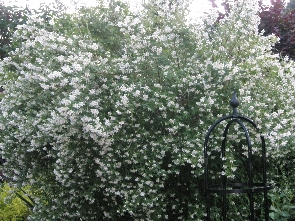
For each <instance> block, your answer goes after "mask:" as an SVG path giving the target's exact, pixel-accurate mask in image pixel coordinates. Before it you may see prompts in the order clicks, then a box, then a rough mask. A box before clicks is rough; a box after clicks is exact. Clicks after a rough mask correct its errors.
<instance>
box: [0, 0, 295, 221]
mask: <svg viewBox="0 0 295 221" xmlns="http://www.w3.org/2000/svg"><path fill="white" fill-rule="evenodd" d="M255 2H256V1H254V0H238V1H234V2H233V3H232V4H231V11H230V13H229V15H228V16H227V17H225V18H224V19H223V20H222V21H221V22H220V23H218V24H216V16H217V14H216V13H214V12H212V13H211V14H208V15H206V16H205V17H204V18H203V20H202V22H199V21H198V22H195V23H194V22H192V21H190V22H187V21H186V19H185V18H184V17H183V15H184V14H185V13H186V11H187V8H185V5H181V4H180V5H177V6H173V7H170V8H169V5H165V1H157V4H154V1H152V0H151V1H150V2H148V3H147V4H145V5H144V7H143V9H142V11H140V13H138V14H136V13H135V14H132V13H131V12H130V11H128V10H127V6H126V5H124V4H123V3H121V2H118V3H117V4H118V5H116V7H115V6H114V7H109V8H104V6H103V5H101V6H100V7H99V6H98V7H96V8H92V9H85V8H84V9H83V10H81V13H80V14H79V16H78V15H75V14H73V15H71V16H68V15H61V16H59V17H58V18H57V17H53V18H51V19H52V21H50V22H47V21H46V20H43V19H42V16H31V17H30V18H29V20H28V22H27V23H26V24H24V25H21V26H18V30H17V31H16V32H15V34H14V39H13V41H14V42H20V47H19V48H17V49H16V50H15V51H13V52H12V53H11V54H10V56H9V57H8V58H7V59H5V60H4V61H3V62H1V68H2V70H3V74H2V75H1V81H2V82H3V84H4V87H5V96H4V97H3V98H2V100H1V103H0V110H1V116H0V129H1V138H0V147H1V153H2V154H3V156H4V157H5V159H6V160H7V162H6V163H5V173H6V175H7V176H8V177H9V178H11V180H13V182H14V183H15V185H16V186H25V185H30V186H31V187H32V189H33V191H32V192H34V191H35V192H36V195H35V196H34V197H35V202H36V205H35V208H34V211H33V213H32V215H31V216H30V219H31V220H59V219H60V220H76V219H77V220H78V219H79V220H123V219H125V220H177V219H179V220H203V219H204V217H203V216H204V213H205V207H204V205H205V204H204V201H203V195H202V192H201V189H202V188H203V173H204V168H203V163H204V160H203V141H204V137H205V133H206V130H207V129H208V127H209V126H210V125H211V124H212V123H213V122H214V121H215V120H216V118H218V117H220V116H223V115H228V114H229V113H230V111H231V110H230V107H229V104H228V100H229V98H230V96H231V93H232V91H233V90H235V91H236V92H237V93H238V97H239V98H240V101H241V104H240V106H239V112H240V113H241V114H243V115H247V116H249V117H251V118H253V119H254V121H256V122H257V123H258V124H259V128H261V130H262V132H263V133H264V134H265V135H266V137H267V141H268V143H267V144H268V145H267V152H268V156H269V158H270V160H274V162H282V160H283V159H284V157H285V156H286V155H291V154H294V148H293V144H294V136H292V134H293V131H294V126H295V125H294V123H293V121H292V118H293V116H294V108H293V106H294V98H293V97H294V95H295V88H294V79H295V78H294V77H295V76H294V75H295V72H294V67H295V66H294V62H293V61H290V60H288V59H287V58H279V57H278V56H277V55H275V54H272V52H271V47H272V46H273V44H274V43H275V42H276V40H277V39H276V38H275V37H274V36H269V37H265V36H262V35H260V34H259V33H258V23H259V17H258V5H257V4H256V3H255ZM113 9H114V10H113ZM87 10H90V11H91V13H89V12H90V11H87ZM92 15H95V16H92ZM237 131H238V130H235V129H234V131H233V132H237ZM234 138H237V139H240V136H237V137H234ZM213 142H214V141H213ZM213 144H214V145H215V144H216V148H215V149H214V150H212V151H218V146H217V145H219V144H218V142H217V141H216V142H214V143H213ZM212 156H213V155H212ZM221 160H224V161H226V160H229V163H228V164H225V165H226V168H225V169H226V170H227V171H229V173H231V177H232V178H233V179H234V177H235V176H234V175H233V174H234V173H235V172H236V171H238V170H237V165H236V161H235V160H234V159H232V156H230V155H229V156H228V158H224V159H221ZM273 173H274V172H273ZM270 179H275V176H273V177H272V176H271V177H270ZM241 219H243V217H242V218H241Z"/></svg>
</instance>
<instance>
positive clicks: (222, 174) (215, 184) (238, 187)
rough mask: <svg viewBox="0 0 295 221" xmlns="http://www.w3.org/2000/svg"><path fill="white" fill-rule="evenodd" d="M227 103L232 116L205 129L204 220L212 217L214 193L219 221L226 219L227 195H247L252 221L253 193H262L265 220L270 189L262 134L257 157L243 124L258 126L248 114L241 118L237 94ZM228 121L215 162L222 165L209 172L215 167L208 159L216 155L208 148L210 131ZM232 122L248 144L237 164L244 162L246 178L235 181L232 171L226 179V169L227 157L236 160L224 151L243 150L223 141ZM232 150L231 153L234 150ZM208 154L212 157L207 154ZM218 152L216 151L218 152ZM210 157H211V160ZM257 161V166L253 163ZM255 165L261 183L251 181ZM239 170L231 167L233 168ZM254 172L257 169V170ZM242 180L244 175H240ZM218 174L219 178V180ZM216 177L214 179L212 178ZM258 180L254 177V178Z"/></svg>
mask: <svg viewBox="0 0 295 221" xmlns="http://www.w3.org/2000/svg"><path fill="white" fill-rule="evenodd" d="M230 105H231V106H232V108H233V113H232V115H228V116H225V117H221V118H220V119H218V120H217V121H216V122H215V123H214V124H213V125H212V126H211V127H210V129H209V130H208V132H207V134H206V138H205V144H204V158H205V159H204V162H205V192H206V207H207V220H208V221H209V220H211V217H210V207H211V205H212V202H211V199H212V195H213V194H217V195H219V194H220V195H222V201H221V202H222V220H227V207H228V205H227V203H226V198H227V195H228V194H242V193H243V194H247V195H248V198H249V210H250V212H249V214H250V215H249V217H245V218H248V219H249V220H251V221H254V217H255V211H254V194H256V193H263V195H264V196H263V197H264V217H265V220H269V211H268V199H267V191H268V190H270V189H271V188H272V186H271V185H270V184H268V183H267V178H266V151H265V140H264V136H262V135H260V140H261V150H260V151H261V152H260V153H261V156H258V157H259V158H260V160H258V158H257V156H256V157H255V156H254V154H255V152H256V155H258V154H259V151H253V148H252V144H251V140H250V133H249V130H248V128H247V127H246V125H245V123H249V124H250V125H252V127H254V129H255V130H258V127H257V125H256V124H255V123H254V122H253V121H252V120H250V119H249V118H247V117H243V116H241V115H239V114H238V112H237V107H238V106H239V101H238V99H237V98H236V94H235V93H234V94H233V97H232V99H231V101H230ZM227 120H229V121H228V122H227V124H226V126H225V129H224V131H223V135H222V137H223V139H222V143H221V155H220V157H221V160H220V161H219V164H218V163H217V166H221V167H220V168H219V169H220V171H218V168H217V171H216V170H215V172H213V171H209V168H211V169H213V168H214V166H212V164H210V163H211V162H209V161H210V160H214V161H215V162H216V161H217V160H218V159H217V158H216V157H217V156H216V154H212V155H214V156H213V157H212V155H211V152H210V151H209V150H211V149H212V147H210V145H209V144H210V142H209V139H210V138H212V136H210V135H212V132H213V130H214V129H215V128H216V127H217V126H218V125H220V124H221V123H222V122H224V121H227ZM234 124H238V125H239V128H238V130H241V131H242V132H243V133H244V136H245V139H246V145H247V150H246V152H247V153H246V154H245V155H246V156H245V155H241V156H243V157H244V160H240V162H243V161H244V162H243V163H240V165H239V166H241V164H243V166H244V167H246V168H245V172H246V173H247V176H246V177H247V178H246V179H244V180H243V181H237V178H238V177H237V175H235V174H233V175H232V176H231V175H229V179H228V173H227V172H226V169H227V168H226V166H225V165H226V161H227V160H229V161H231V163H233V162H235V161H237V159H232V158H230V157H229V158H227V152H229V154H232V155H234V156H237V155H239V153H235V152H236V151H243V150H242V149H239V148H238V147H235V148H234V149H235V150H233V151H232V152H230V151H227V150H226V144H227V138H228V133H229V129H230V127H233V125H234ZM233 152H234V153H233ZM210 155H211V157H210ZM217 155H218V154H217ZM210 158H211V159H210ZM255 164H258V165H255ZM254 165H255V168H260V167H262V171H261V172H262V174H261V178H262V181H260V182H254V179H255V174H254V173H255V170H254ZM236 170H238V169H234V171H236ZM256 172H257V171H256ZM239 176H240V178H241V179H243V178H244V177H243V176H241V175H239ZM218 177H219V179H218ZM214 179H215V180H214ZM256 179H257V178H256ZM228 180H231V181H233V180H234V182H228Z"/></svg>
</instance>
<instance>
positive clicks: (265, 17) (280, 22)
mask: <svg viewBox="0 0 295 221" xmlns="http://www.w3.org/2000/svg"><path fill="white" fill-rule="evenodd" d="M284 3H285V2H284V0H271V4H272V5H271V6H270V7H263V6H262V12H261V13H260V18H261V21H260V25H259V30H260V31H262V30H264V35H269V34H275V35H276V36H277V37H279V38H280V41H279V43H277V44H276V45H275V48H274V49H275V51H276V52H278V53H280V54H281V55H283V56H285V55H288V56H289V57H290V58H292V59H293V60H295V10H294V9H293V10H291V11H287V10H286V8H285V6H284Z"/></svg>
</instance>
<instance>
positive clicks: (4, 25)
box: [0, 2, 27, 60]
mask: <svg viewBox="0 0 295 221" xmlns="http://www.w3.org/2000/svg"><path fill="white" fill-rule="evenodd" d="M26 13H27V9H20V8H18V7H15V6H5V5H4V4H3V3H2V2H1V3H0V21H1V22H0V32H1V36H0V59H1V60H2V59H3V58H5V57H7V54H8V53H9V52H10V51H12V50H14V46H13V45H12V44H11V43H12V42H11V37H12V34H13V32H14V31H15V30H16V27H17V25H21V24H24V23H25V22H26V20H27V17H26Z"/></svg>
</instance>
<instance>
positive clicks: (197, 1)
mask: <svg viewBox="0 0 295 221" xmlns="http://www.w3.org/2000/svg"><path fill="white" fill-rule="evenodd" d="M1 1H2V2H4V4H5V5H17V6H21V7H25V6H26V5H28V6H29V7H30V8H35V9H38V8H39V6H40V4H44V3H46V4H48V3H50V2H54V0H0V2H1ZM60 1H61V2H63V3H64V4H65V5H68V6H73V5H74V4H73V3H75V2H77V1H79V2H81V3H80V4H82V5H88V6H92V5H95V2H96V0H60ZM129 1H130V5H131V7H132V6H133V7H136V5H137V4H138V2H141V0H129ZM221 1H222V0H217V2H219V4H220V2H221ZM264 2H265V3H266V4H267V3H269V2H270V0H264ZM207 5H208V1H207V0H193V1H192V6H191V8H192V9H193V11H205V10H206V9H208V6H207Z"/></svg>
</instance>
